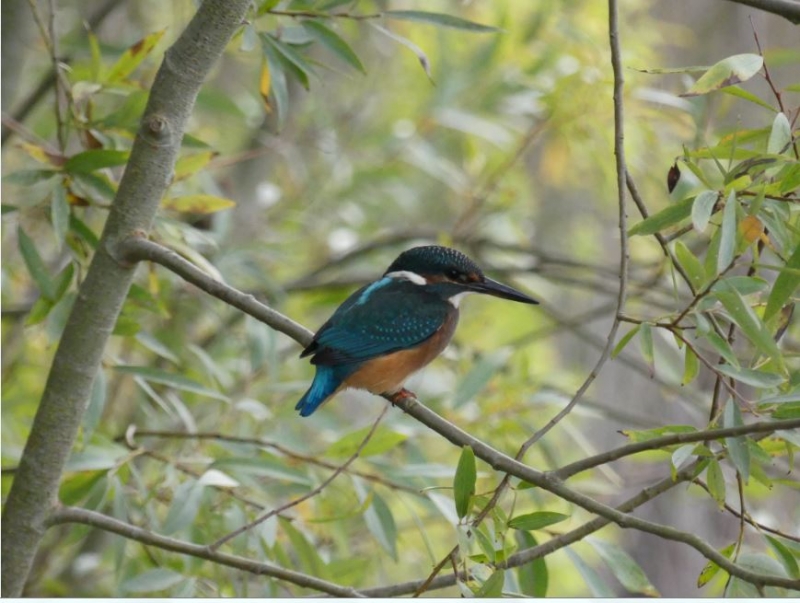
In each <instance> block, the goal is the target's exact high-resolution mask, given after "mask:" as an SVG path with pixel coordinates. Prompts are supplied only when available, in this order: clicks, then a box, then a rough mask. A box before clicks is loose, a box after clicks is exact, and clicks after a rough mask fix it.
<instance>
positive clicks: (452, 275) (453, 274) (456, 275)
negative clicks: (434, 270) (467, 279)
mask: <svg viewBox="0 0 800 603" xmlns="http://www.w3.org/2000/svg"><path fill="white" fill-rule="evenodd" d="M445 275H446V276H447V278H449V279H450V280H451V281H460V280H461V279H462V278H463V276H464V275H463V274H461V273H460V272H459V271H458V270H456V269H455V268H451V269H450V270H448V271H447V272H445Z"/></svg>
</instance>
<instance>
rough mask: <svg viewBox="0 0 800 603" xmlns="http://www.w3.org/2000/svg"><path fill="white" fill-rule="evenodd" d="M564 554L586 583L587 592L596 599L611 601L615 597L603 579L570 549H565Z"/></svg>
mask: <svg viewBox="0 0 800 603" xmlns="http://www.w3.org/2000/svg"><path fill="white" fill-rule="evenodd" d="M564 552H566V553H567V557H569V558H570V561H572V564H573V565H574V566H575V568H576V569H577V570H578V573H579V574H580V575H581V578H583V581H584V582H585V583H586V586H588V587H589V590H590V591H591V592H592V595H593V596H595V597H598V598H603V599H613V598H615V597H616V593H615V592H614V591H613V590H612V589H611V587H609V586H608V584H606V583H605V582H604V581H603V579H602V578H601V577H600V576H599V574H598V573H597V572H596V571H595V570H594V569H593V568H592V567H591V566H590V565H589V564H587V563H586V562H585V561H584V560H583V559H581V557H580V555H578V553H576V552H575V551H573V550H572V548H570V547H566V548H565V549H564Z"/></svg>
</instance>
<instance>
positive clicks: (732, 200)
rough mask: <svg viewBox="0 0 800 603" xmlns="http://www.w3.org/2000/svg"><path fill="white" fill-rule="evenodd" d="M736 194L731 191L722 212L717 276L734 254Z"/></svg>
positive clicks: (728, 264) (729, 262)
mask: <svg viewBox="0 0 800 603" xmlns="http://www.w3.org/2000/svg"><path fill="white" fill-rule="evenodd" d="M738 204H739V202H738V201H737V200H736V193H735V192H734V191H731V193H730V195H728V200H727V201H726V202H725V209H723V210H722V228H721V231H720V232H721V235H720V240H719V254H718V255H717V274H721V273H722V272H723V271H724V270H725V269H726V268H727V267H728V266H730V264H731V262H732V261H733V256H734V253H735V252H736V206H737V205H738Z"/></svg>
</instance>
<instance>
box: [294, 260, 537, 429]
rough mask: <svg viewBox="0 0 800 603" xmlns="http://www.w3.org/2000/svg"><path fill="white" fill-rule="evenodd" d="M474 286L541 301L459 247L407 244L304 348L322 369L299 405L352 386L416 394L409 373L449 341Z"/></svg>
mask: <svg viewBox="0 0 800 603" xmlns="http://www.w3.org/2000/svg"><path fill="white" fill-rule="evenodd" d="M471 293H481V294H486V295H493V296H495V297H500V298H503V299H507V300H511V301H515V302H520V303H523V304H538V303H539V302H538V301H536V300H535V299H533V298H532V297H529V296H528V295H526V294H524V293H522V292H520V291H517V290H516V289H514V288H512V287H509V286H508V285H504V284H502V283H499V282H497V281H495V280H492V279H491V278H489V277H487V276H486V275H485V274H484V273H483V271H482V270H481V269H480V267H479V266H478V264H476V263H475V262H474V261H473V260H471V259H470V258H469V257H467V256H466V255H465V254H463V253H462V252H460V251H458V250H456V249H452V248H449V247H442V246H439V245H425V246H422V247H414V248H411V249H408V250H406V251H404V252H403V253H401V254H400V255H399V256H398V257H397V258H396V259H395V260H394V261H393V262H392V263H391V265H390V266H389V267H388V268H387V269H386V272H384V273H383V276H382V277H381V278H379V279H378V280H376V281H374V282H371V283H369V284H367V285H365V286H363V287H361V288H360V289H358V290H357V291H356V292H355V293H353V294H352V295H350V297H348V298H347V299H346V300H345V301H344V302H343V303H342V304H341V305H340V306H339V307H338V308H337V309H336V311H335V312H334V313H333V315H332V316H331V317H330V318H329V319H328V320H327V321H326V322H325V323H324V324H323V325H322V326H321V327H320V328H319V330H318V331H317V332H316V333H315V335H314V337H313V339H312V341H311V343H310V344H309V345H308V346H307V347H306V348H305V349H304V350H303V352H302V353H301V354H300V357H301V358H305V357H307V356H310V357H311V364H313V365H314V366H315V367H316V373H315V375H314V380H313V382H312V383H311V386H310V387H309V388H308V391H307V392H306V393H305V394H304V395H303V397H302V398H300V401H299V402H298V403H297V405H296V406H295V410H297V411H300V416H302V417H307V416H309V415H310V414H312V413H313V412H314V411H315V410H317V408H319V407H320V405H322V403H323V402H325V401H326V400H328V399H330V398H332V397H333V396H334V395H335V394H337V393H338V392H339V391H341V390H343V389H347V388H353V389H362V390H367V391H369V392H372V393H374V394H378V395H386V396H389V397H390V399H392V400H393V401H399V399H402V398H404V397H416V395H415V394H413V393H412V392H410V391H408V390H406V389H405V388H404V383H405V381H406V379H407V378H408V377H409V376H411V375H412V374H414V373H416V372H417V371H419V370H420V369H421V368H423V367H424V366H425V365H427V364H428V363H429V362H431V361H432V360H433V359H434V358H436V357H437V356H438V355H439V354H440V353H441V352H442V351H443V350H444V349H445V347H447V344H448V343H449V342H450V339H451V338H452V337H453V333H454V332H455V329H456V325H457V323H458V315H459V305H460V303H461V300H462V299H463V298H464V296H466V295H469V294H471Z"/></svg>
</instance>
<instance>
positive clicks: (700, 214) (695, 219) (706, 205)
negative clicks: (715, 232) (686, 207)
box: [692, 191, 719, 232]
mask: <svg viewBox="0 0 800 603" xmlns="http://www.w3.org/2000/svg"><path fill="white" fill-rule="evenodd" d="M717 199H719V192H718V191H703V192H701V193H700V194H698V195H697V196H696V197H695V198H694V202H693V203H692V226H694V229H695V230H696V231H697V232H705V231H706V227H707V226H708V221H709V220H710V219H711V214H712V213H713V212H714V206H715V205H716V204H717Z"/></svg>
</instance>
